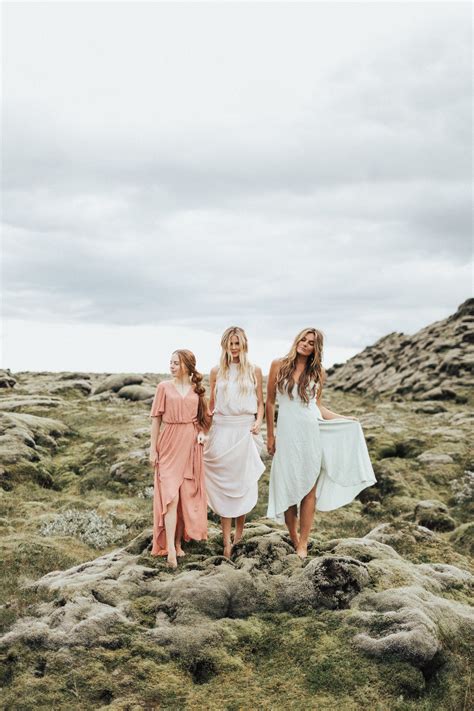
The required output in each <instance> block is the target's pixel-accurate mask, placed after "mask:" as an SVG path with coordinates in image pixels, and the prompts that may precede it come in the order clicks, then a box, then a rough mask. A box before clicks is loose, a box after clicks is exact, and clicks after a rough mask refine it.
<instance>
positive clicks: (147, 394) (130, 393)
mask: <svg viewBox="0 0 474 711" xmlns="http://www.w3.org/2000/svg"><path fill="white" fill-rule="evenodd" d="M117 394H118V397H121V398H124V399H125V400H133V401H138V400H150V401H151V400H153V397H154V395H155V389H154V388H151V387H149V386H147V385H125V386H124V387H123V388H120V390H119V391H118V393H117Z"/></svg>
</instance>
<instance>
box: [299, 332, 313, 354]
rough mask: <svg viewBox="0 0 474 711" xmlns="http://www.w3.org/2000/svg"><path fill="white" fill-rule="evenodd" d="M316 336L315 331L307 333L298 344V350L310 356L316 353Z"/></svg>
mask: <svg viewBox="0 0 474 711" xmlns="http://www.w3.org/2000/svg"><path fill="white" fill-rule="evenodd" d="M315 343H316V337H315V335H314V333H305V334H304V336H303V337H302V338H300V340H299V341H298V343H297V345H296V352H297V353H298V354H299V355H302V356H309V355H311V354H312V353H314V346H315Z"/></svg>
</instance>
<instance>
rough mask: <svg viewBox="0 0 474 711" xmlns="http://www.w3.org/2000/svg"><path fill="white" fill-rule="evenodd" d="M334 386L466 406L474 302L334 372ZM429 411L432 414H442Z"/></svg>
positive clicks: (473, 370) (473, 363) (473, 378)
mask: <svg viewBox="0 0 474 711" xmlns="http://www.w3.org/2000/svg"><path fill="white" fill-rule="evenodd" d="M328 386H330V387H333V388H335V389H340V390H343V391H354V392H360V393H365V394H371V393H372V394H375V393H377V394H385V395H391V396H395V397H397V396H399V397H410V398H413V399H415V400H420V401H440V400H458V401H463V400H464V398H465V394H464V393H465V389H466V388H472V387H473V386H474V299H468V300H467V301H465V302H464V303H463V304H461V306H460V307H459V308H458V310H457V311H456V313H455V314H453V315H452V316H450V317H449V318H447V319H444V320H443V321H438V322H436V323H433V324H431V325H430V326H427V327H426V328H423V329H421V331H418V333H416V334H414V335H413V336H406V335H405V334H403V333H391V334H389V335H387V336H384V337H383V338H381V339H380V340H379V341H377V342H376V343H375V344H374V345H372V346H369V347H368V348H365V349H364V350H363V351H362V352H361V353H358V354H357V355H356V356H354V357H353V358H350V359H349V360H348V361H347V362H346V363H344V364H343V365H335V366H333V367H332V368H329V369H328ZM424 407H425V409H424V410H422V411H423V412H426V413H427V414H431V413H432V412H439V411H440V409H439V407H436V406H435V407H432V409H431V410H430V409H426V406H424Z"/></svg>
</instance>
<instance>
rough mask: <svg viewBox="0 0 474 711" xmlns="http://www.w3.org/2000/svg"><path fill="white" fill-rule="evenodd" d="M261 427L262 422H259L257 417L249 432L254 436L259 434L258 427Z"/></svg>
mask: <svg viewBox="0 0 474 711" xmlns="http://www.w3.org/2000/svg"><path fill="white" fill-rule="evenodd" d="M261 426H262V420H259V419H258V417H257V419H256V420H255V422H254V423H253V425H252V427H251V428H250V432H251V433H252V434H254V435H258V434H260V427H261Z"/></svg>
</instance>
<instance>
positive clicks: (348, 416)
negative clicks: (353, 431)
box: [342, 415, 359, 422]
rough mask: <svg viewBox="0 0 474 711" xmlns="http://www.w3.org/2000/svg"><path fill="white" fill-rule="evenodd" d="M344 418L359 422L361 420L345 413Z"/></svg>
mask: <svg viewBox="0 0 474 711" xmlns="http://www.w3.org/2000/svg"><path fill="white" fill-rule="evenodd" d="M342 419H343V420H354V422H359V420H358V419H357V417H352V416H351V415H345V416H343V418H342Z"/></svg>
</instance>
